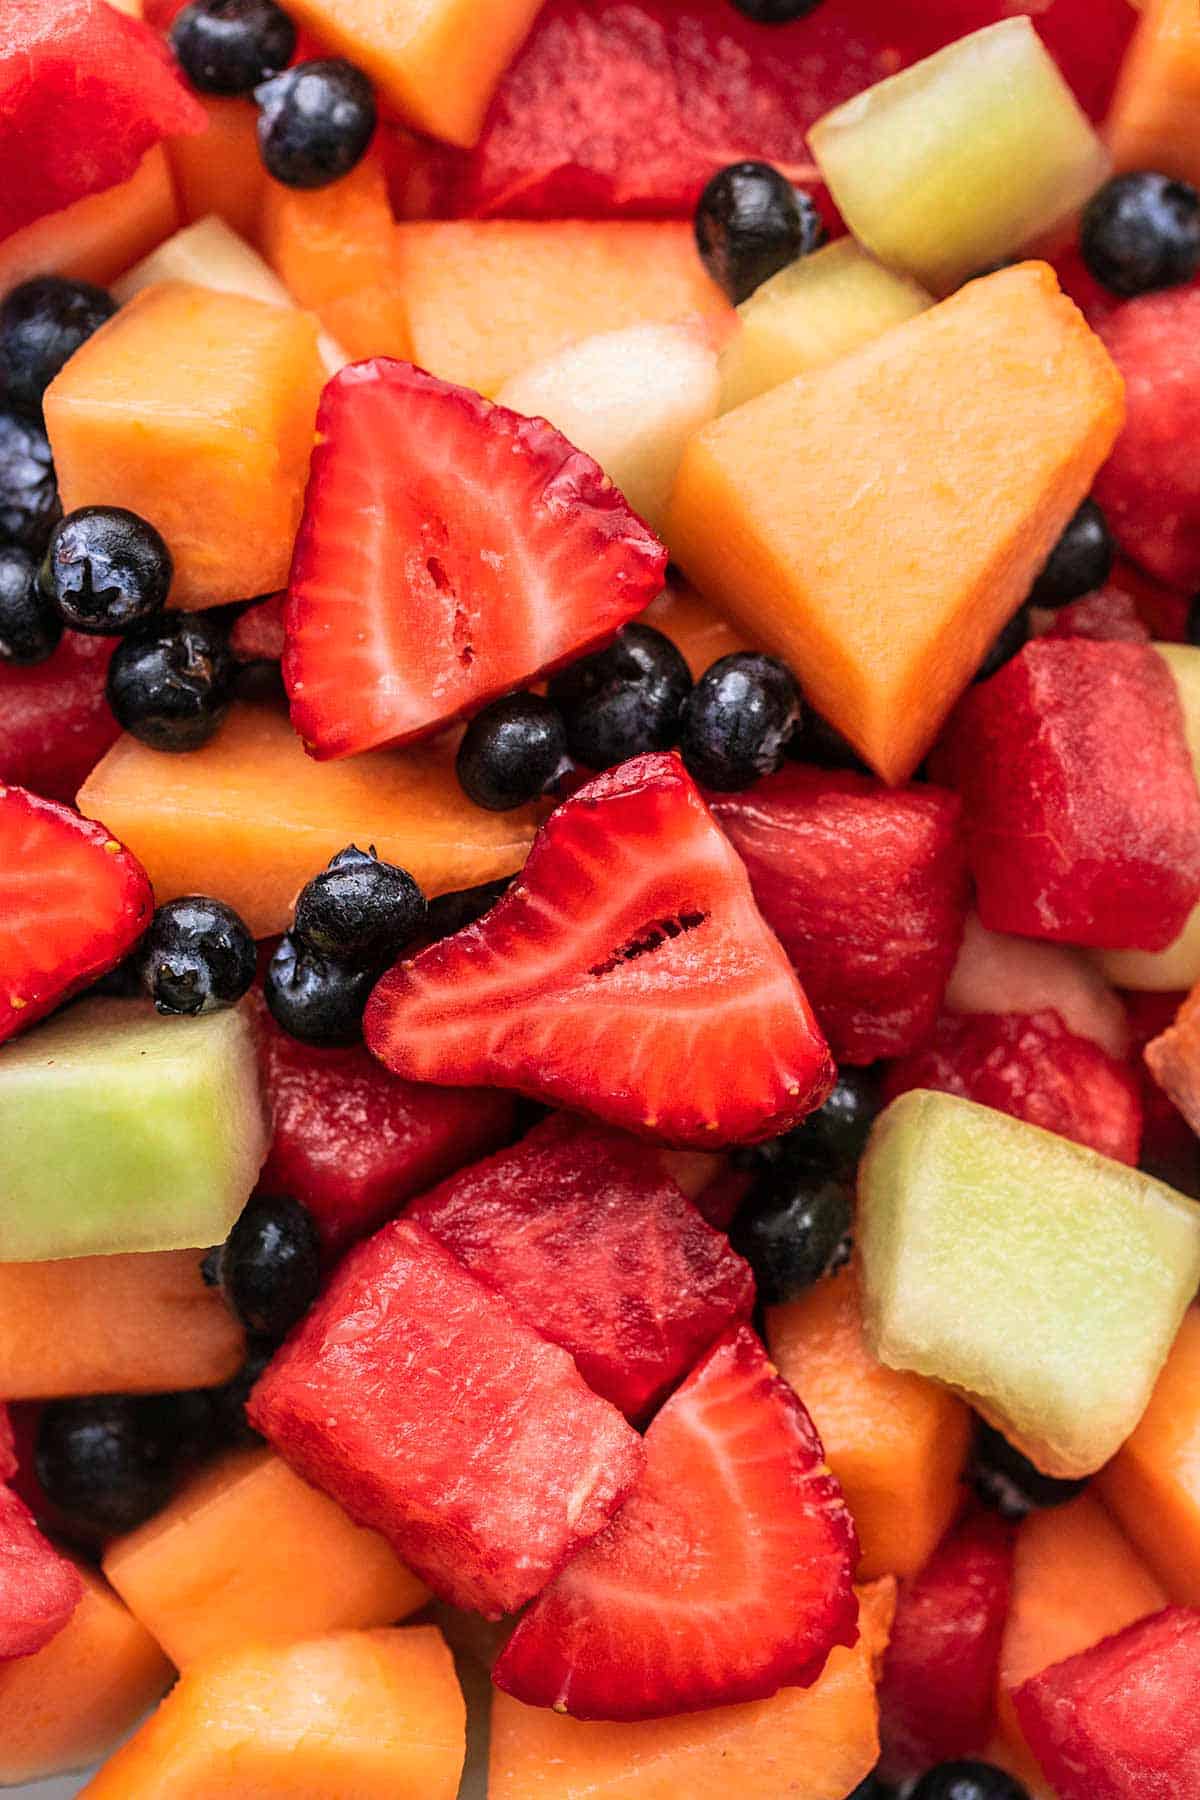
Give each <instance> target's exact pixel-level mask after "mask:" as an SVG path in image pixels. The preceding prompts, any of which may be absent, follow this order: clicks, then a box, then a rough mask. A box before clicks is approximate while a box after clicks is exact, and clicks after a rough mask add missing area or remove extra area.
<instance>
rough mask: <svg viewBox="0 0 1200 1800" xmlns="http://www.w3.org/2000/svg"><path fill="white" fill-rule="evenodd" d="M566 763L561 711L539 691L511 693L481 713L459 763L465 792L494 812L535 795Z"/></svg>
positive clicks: (464, 742)
mask: <svg viewBox="0 0 1200 1800" xmlns="http://www.w3.org/2000/svg"><path fill="white" fill-rule="evenodd" d="M566 766H567V733H566V727H565V726H564V724H563V720H562V714H561V713H560V712H559V710H558V708H557V707H556V706H554V705H552V704H551V702H550V701H549V700H543V699H542V698H541V696H540V694H506V695H505V697H504V699H503V700H493V702H492V704H491V705H490V706H485V707H484V709H483V711H482V712H481V713H476V715H475V717H474V718H473V719H472V720H471V723H470V724H469V725H468V726H467V729H466V731H465V732H464V734H463V740H462V743H461V744H460V745H459V747H458V757H457V760H456V763H455V768H456V769H457V771H458V780H459V785H460V786H461V788H462V790H463V792H464V793H465V794H466V795H467V797H468V799H471V800H473V801H474V802H475V804H476V806H486V807H487V809H488V811H489V812H509V811H510V810H511V809H512V808H513V807H514V806H524V805H525V804H526V802H527V801H529V800H535V799H536V798H537V796H538V795H539V794H544V793H546V792H547V790H548V789H549V788H550V787H552V786H553V784H554V782H555V781H556V780H557V779H558V777H559V776H560V775H561V774H562V773H563V771H564V769H565V768H566Z"/></svg>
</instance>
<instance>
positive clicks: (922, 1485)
mask: <svg viewBox="0 0 1200 1800" xmlns="http://www.w3.org/2000/svg"><path fill="white" fill-rule="evenodd" d="M767 1341H768V1343H769V1345H770V1348H771V1355H772V1357H773V1358H774V1360H775V1362H776V1364H777V1365H778V1368H779V1371H780V1373H781V1374H782V1375H783V1377H784V1379H785V1380H786V1381H789V1382H790V1383H791V1385H792V1387H794V1388H795V1390H796V1392H797V1393H798V1394H799V1396H800V1398H801V1399H802V1400H803V1402H804V1404H805V1406H806V1407H807V1408H808V1410H809V1412H810V1413H811V1414H812V1418H813V1423H814V1424H815V1425H816V1428H817V1430H818V1432H819V1433H820V1437H821V1442H822V1444H823V1445H824V1447H825V1456H826V1460H827V1461H828V1463H829V1466H830V1468H831V1469H832V1470H833V1472H834V1474H835V1475H836V1476H837V1478H838V1481H839V1482H840V1483H841V1487H842V1492H843V1493H844V1494H845V1496H846V1504H847V1505H848V1506H849V1508H850V1511H851V1513H852V1514H853V1515H854V1523H855V1525H856V1526H857V1528H858V1540H859V1545H860V1547H861V1550H862V1560H861V1562H860V1563H859V1573H860V1575H862V1576H863V1578H864V1579H869V1578H871V1577H872V1576H878V1575H900V1576H906V1575H915V1574H916V1572H917V1570H918V1569H920V1568H922V1567H923V1566H924V1565H925V1563H926V1562H928V1560H929V1558H930V1556H931V1555H932V1553H933V1551H934V1549H935V1547H936V1546H937V1545H938V1544H939V1543H940V1542H941V1540H942V1538H943V1537H944V1536H945V1534H946V1532H947V1530H948V1529H949V1527H950V1525H951V1523H952V1522H953V1520H954V1517H955V1514H956V1513H957V1512H958V1510H959V1507H960V1505H961V1503H962V1497H963V1489H962V1486H961V1479H962V1471H963V1465H964V1464H965V1462H966V1459H967V1450H968V1447H969V1444H970V1437H971V1415H970V1413H969V1411H968V1409H967V1407H966V1406H965V1405H964V1404H963V1402H962V1401H961V1400H959V1399H957V1398H956V1397H955V1395H953V1394H951V1393H950V1392H949V1391H948V1390H947V1389H945V1388H941V1387H938V1386H937V1385H936V1384H935V1383H934V1382H932V1381H927V1380H926V1379H925V1377H924V1376H923V1375H914V1374H911V1373H908V1372H906V1371H903V1370H900V1369H889V1368H886V1367H885V1366H884V1364H883V1363H881V1362H878V1361H877V1360H876V1358H875V1357H874V1356H872V1354H871V1352H870V1351H869V1350H868V1348H867V1345H866V1340H865V1338H864V1336H863V1324H862V1305H861V1300H860V1293H859V1282H858V1274H857V1270H856V1269H855V1267H854V1266H853V1265H848V1266H847V1267H846V1268H844V1269H841V1270H839V1271H838V1272H837V1274H835V1275H830V1276H828V1277H827V1278H826V1279H825V1280H824V1281H819V1282H818V1283H817V1284H816V1286H815V1287H812V1288H810V1289H809V1290H808V1292H807V1293H805V1294H802V1295H801V1297H800V1298H799V1299H798V1300H792V1301H790V1302H789V1303H788V1304H787V1305H785V1306H773V1307H771V1308H770V1309H769V1310H768V1313H767Z"/></svg>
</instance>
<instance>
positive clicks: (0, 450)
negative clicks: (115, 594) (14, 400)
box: [0, 408, 62, 556]
mask: <svg viewBox="0 0 1200 1800" xmlns="http://www.w3.org/2000/svg"><path fill="white" fill-rule="evenodd" d="M61 512H62V508H61V506H60V505H59V502H58V484H57V482H56V480H55V476H54V459H53V457H52V456H51V454H50V440H49V438H48V437H47V436H46V433H45V431H44V430H43V429H42V426H41V425H40V424H39V423H38V421H37V420H36V419H26V418H22V416H21V415H20V414H19V413H15V412H8V411H6V410H4V409H3V408H0V544H19V545H20V547H21V549H22V550H28V551H29V553H30V555H31V556H40V555H41V554H42V551H43V550H44V549H45V548H46V540H47V538H48V537H49V536H50V533H51V532H52V531H53V529H54V526H55V523H56V521H57V520H58V518H59V516H60V514H61Z"/></svg>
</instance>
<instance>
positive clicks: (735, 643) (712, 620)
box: [641, 581, 755, 680]
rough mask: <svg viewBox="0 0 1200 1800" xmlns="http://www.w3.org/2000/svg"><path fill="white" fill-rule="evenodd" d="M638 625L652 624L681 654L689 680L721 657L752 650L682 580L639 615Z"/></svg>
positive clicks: (740, 634) (746, 640)
mask: <svg viewBox="0 0 1200 1800" xmlns="http://www.w3.org/2000/svg"><path fill="white" fill-rule="evenodd" d="M641 623H642V624H643V625H652V626H653V627H654V629H655V631H661V632H662V633H663V635H664V636H665V637H669V638H670V640H671V642H672V643H673V644H674V645H675V646H676V648H677V649H678V650H679V651H680V652H681V653H682V655H683V658H684V660H685V662H686V663H687V666H688V668H689V669H690V670H691V672H692V679H693V680H698V679H699V678H700V676H701V675H703V673H704V671H705V669H709V668H711V667H712V665H713V663H715V662H718V661H719V660H720V658H721V657H722V656H733V655H735V654H736V652H737V651H739V650H753V649H754V648H755V645H754V644H753V643H752V642H751V640H750V639H749V638H748V637H747V636H746V634H745V632H743V631H740V630H739V629H738V627H737V626H736V625H731V624H730V623H729V620H728V619H726V618H725V617H724V616H723V615H722V614H721V613H719V612H718V611H717V609H716V607H715V606H710V605H709V603H708V601H707V600H706V599H705V598H704V596H703V595H702V594H698V593H697V592H696V590H695V588H693V587H689V586H688V585H687V583H686V582H684V581H675V582H672V584H671V585H670V587H665V588H664V589H663V591H662V593H661V594H660V595H659V596H658V598H657V599H656V600H652V601H651V602H650V604H649V606H648V607H647V608H646V610H645V612H644V613H643V614H642V618H641Z"/></svg>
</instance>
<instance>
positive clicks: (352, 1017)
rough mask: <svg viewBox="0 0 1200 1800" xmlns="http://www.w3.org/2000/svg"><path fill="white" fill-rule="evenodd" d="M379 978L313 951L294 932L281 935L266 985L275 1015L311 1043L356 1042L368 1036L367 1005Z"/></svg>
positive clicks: (289, 1030)
mask: <svg viewBox="0 0 1200 1800" xmlns="http://www.w3.org/2000/svg"><path fill="white" fill-rule="evenodd" d="M378 978H379V970H378V968H370V967H368V968H362V967H360V966H358V965H355V964H352V963H347V962H342V961H340V960H339V959H338V958H337V957H333V956H322V955H321V954H320V952H319V951H317V950H310V949H309V948H308V947H307V945H305V944H303V943H302V942H301V941H300V939H299V938H297V937H296V936H294V935H293V934H292V933H291V932H289V933H288V935H287V936H286V937H284V938H281V939H280V941H279V945H278V947H277V949H276V951H275V954H274V955H273V956H272V958H271V961H270V963H269V964H268V966H267V975H266V980H265V982H264V984H263V987H264V992H265V994H266V1001H267V1005H268V1006H269V1007H270V1009H271V1016H272V1017H273V1018H274V1020H275V1022H276V1023H277V1024H278V1025H281V1026H282V1027H283V1029H284V1031H286V1032H287V1033H288V1034H289V1035H290V1036H291V1037H294V1038H300V1039H301V1040H302V1041H303V1042H304V1043H306V1044H353V1043H355V1042H356V1041H357V1039H358V1038H360V1037H361V1036H362V1015H363V1007H364V1006H365V1005H366V1004H367V996H368V994H369V993H370V992H371V989H372V987H373V986H374V984H375V982H376V981H377V980H378Z"/></svg>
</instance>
